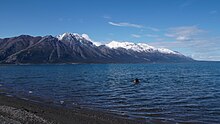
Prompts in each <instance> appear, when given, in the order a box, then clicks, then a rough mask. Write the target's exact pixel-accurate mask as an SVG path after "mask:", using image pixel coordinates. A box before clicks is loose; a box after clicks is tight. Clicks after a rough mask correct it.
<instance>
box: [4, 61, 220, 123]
mask: <svg viewBox="0 0 220 124" xmlns="http://www.w3.org/2000/svg"><path fill="white" fill-rule="evenodd" d="M135 78H139V79H140V83H139V84H136V85H135V84H133V83H132V80H133V79H135ZM0 89H7V91H9V92H11V94H12V95H16V96H19V97H22V98H39V99H44V100H45V101H47V102H48V101H49V102H52V103H54V104H62V105H65V106H68V107H71V106H75V105H79V106H82V107H87V108H91V109H98V110H104V111H109V112H112V113H115V114H118V115H121V116H124V117H127V118H131V119H138V120H160V121H162V122H163V121H165V122H166V121H168V122H169V121H171V122H192V123H219V122H220V104H219V102H220V62H195V63H176V64H174V63H170V64H72V65H2V66H0ZM34 100H37V99H34Z"/></svg>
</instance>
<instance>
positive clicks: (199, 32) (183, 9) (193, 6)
mask: <svg viewBox="0 0 220 124" xmlns="http://www.w3.org/2000/svg"><path fill="white" fill-rule="evenodd" d="M219 9H220V1H219V0H59V1H58V0H0V17H1V18H0V38H5V37H11V36H17V35H21V34H30V35H34V36H36V35H43V36H44V35H49V34H51V35H58V34H62V33H64V32H76V33H79V34H83V33H86V34H88V35H89V36H90V38H91V39H93V40H94V41H98V42H103V43H105V42H109V41H111V40H118V41H132V42H143V43H147V44H149V45H152V46H155V47H165V48H169V49H171V50H176V51H179V52H181V53H183V54H185V55H187V56H191V57H193V58H194V59H198V60H218V61H220V35H219V34H220V28H219V27H220V26H219V24H220V10H219Z"/></svg>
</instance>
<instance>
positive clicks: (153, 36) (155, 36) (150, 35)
mask: <svg viewBox="0 0 220 124" xmlns="http://www.w3.org/2000/svg"><path fill="white" fill-rule="evenodd" d="M146 36H147V37H152V38H157V37H159V36H158V35H155V34H146Z"/></svg>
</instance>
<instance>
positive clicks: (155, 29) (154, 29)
mask: <svg viewBox="0 0 220 124" xmlns="http://www.w3.org/2000/svg"><path fill="white" fill-rule="evenodd" d="M147 29H150V30H152V31H156V32H158V31H160V29H158V28H155V27H147Z"/></svg>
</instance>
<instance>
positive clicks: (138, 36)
mask: <svg viewBox="0 0 220 124" xmlns="http://www.w3.org/2000/svg"><path fill="white" fill-rule="evenodd" d="M131 36H132V37H134V38H140V37H141V35H138V34H131Z"/></svg>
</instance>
